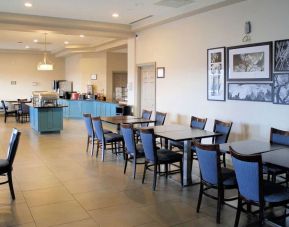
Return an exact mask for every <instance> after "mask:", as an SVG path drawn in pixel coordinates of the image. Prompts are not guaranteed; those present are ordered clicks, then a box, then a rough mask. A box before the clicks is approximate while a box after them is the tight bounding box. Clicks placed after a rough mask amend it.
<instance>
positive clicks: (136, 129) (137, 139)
mask: <svg viewBox="0 0 289 227" xmlns="http://www.w3.org/2000/svg"><path fill="white" fill-rule="evenodd" d="M145 113H148V114H149V116H150V117H149V119H151V117H152V113H153V111H150V110H143V111H142V114H141V116H142V118H143V116H144V114H145ZM148 125H149V123H142V124H140V126H141V127H147V126H148ZM141 127H136V128H134V130H135V132H136V131H139V130H140V128H141ZM135 140H136V142H137V143H138V142H139V140H140V136H139V135H138V134H137V133H135Z"/></svg>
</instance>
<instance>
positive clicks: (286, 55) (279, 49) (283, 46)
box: [274, 39, 289, 72]
mask: <svg viewBox="0 0 289 227" xmlns="http://www.w3.org/2000/svg"><path fill="white" fill-rule="evenodd" d="M274 66H275V68H274V71H275V72H289V39H286V40H278V41H275V51H274Z"/></svg>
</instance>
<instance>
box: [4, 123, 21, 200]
mask: <svg viewBox="0 0 289 227" xmlns="http://www.w3.org/2000/svg"><path fill="white" fill-rule="evenodd" d="M20 135H21V133H20V132H19V131H18V130H17V129H15V128H14V129H13V130H12V134H11V137H10V142H9V147H8V152H7V158H6V159H0V177H2V176H3V175H5V174H6V175H7V178H8V179H7V181H4V182H0V185H2V184H7V183H8V184H9V188H10V194H11V197H12V199H13V200H14V199H15V193H14V188H13V180H12V170H13V162H14V159H15V156H16V152H17V148H18V144H19V140H20Z"/></svg>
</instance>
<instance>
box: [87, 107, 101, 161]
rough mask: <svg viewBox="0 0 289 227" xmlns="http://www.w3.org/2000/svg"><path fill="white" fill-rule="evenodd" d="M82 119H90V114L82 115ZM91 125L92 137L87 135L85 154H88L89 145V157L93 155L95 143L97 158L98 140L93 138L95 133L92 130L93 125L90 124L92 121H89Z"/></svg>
mask: <svg viewBox="0 0 289 227" xmlns="http://www.w3.org/2000/svg"><path fill="white" fill-rule="evenodd" d="M83 117H85V118H86V117H87V118H90V119H91V114H88V113H85V114H83ZM90 123H91V128H92V136H90V135H87V142H86V153H87V152H88V149H89V144H91V156H93V153H94V145H95V143H96V146H97V147H96V156H98V150H99V142H98V139H97V138H96V137H95V132H94V129H93V124H92V119H91V120H90Z"/></svg>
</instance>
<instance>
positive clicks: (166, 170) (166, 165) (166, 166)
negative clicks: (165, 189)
mask: <svg viewBox="0 0 289 227" xmlns="http://www.w3.org/2000/svg"><path fill="white" fill-rule="evenodd" d="M168 171H169V170H168V164H165V173H166V178H168V175H169V173H168Z"/></svg>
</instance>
